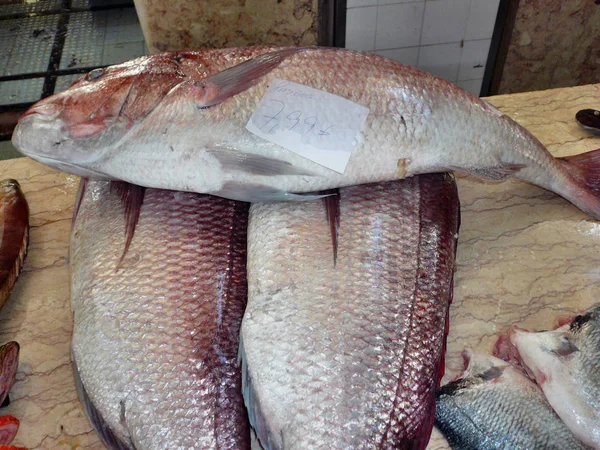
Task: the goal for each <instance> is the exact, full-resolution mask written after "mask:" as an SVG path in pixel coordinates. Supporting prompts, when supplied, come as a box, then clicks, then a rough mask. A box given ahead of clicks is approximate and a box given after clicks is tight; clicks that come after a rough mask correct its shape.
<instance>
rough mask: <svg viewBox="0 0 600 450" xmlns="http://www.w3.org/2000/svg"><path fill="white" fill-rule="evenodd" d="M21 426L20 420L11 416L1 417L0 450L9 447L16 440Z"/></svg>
mask: <svg viewBox="0 0 600 450" xmlns="http://www.w3.org/2000/svg"><path fill="white" fill-rule="evenodd" d="M19 425H20V424H19V419H17V418H16V417H13V416H11V415H10V414H9V415H6V416H0V450H1V449H2V447H3V446H5V445H6V446H8V445H9V444H10V443H11V442H12V441H13V440H14V439H15V436H16V435H17V432H18V431H19ZM11 447H12V446H11ZM11 447H8V448H11ZM14 448H18V447H14Z"/></svg>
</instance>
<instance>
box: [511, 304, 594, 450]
mask: <svg viewBox="0 0 600 450" xmlns="http://www.w3.org/2000/svg"><path fill="white" fill-rule="evenodd" d="M508 339H509V340H510V343H511V344H512V345H513V346H514V349H515V350H516V354H517V358H518V359H519V360H520V361H521V363H522V364H523V365H524V366H525V367H526V369H527V371H528V373H529V374H530V375H531V376H532V377H533V378H535V381H536V382H537V383H538V384H539V385H540V387H541V388H542V390H543V391H544V395H545V396H546V398H547V399H548V402H550V404H551V405H552V407H553V408H554V410H555V411H556V413H557V414H558V415H559V416H560V418H561V419H562V420H563V422H564V423H565V424H566V425H567V426H568V427H569V428H570V429H571V431H573V433H574V434H575V435H576V436H578V437H579V439H581V440H582V441H583V442H584V443H586V444H587V445H589V446H591V447H593V448H595V449H600V305H598V306H595V307H593V308H591V309H590V310H589V311H588V312H586V313H585V314H583V315H579V316H577V317H575V318H574V319H573V320H572V321H571V322H570V323H568V324H566V325H563V326H561V327H559V328H557V329H556V330H553V331H541V332H529V331H526V330H523V329H520V328H517V327H513V328H511V330H510V332H509V334H508Z"/></svg>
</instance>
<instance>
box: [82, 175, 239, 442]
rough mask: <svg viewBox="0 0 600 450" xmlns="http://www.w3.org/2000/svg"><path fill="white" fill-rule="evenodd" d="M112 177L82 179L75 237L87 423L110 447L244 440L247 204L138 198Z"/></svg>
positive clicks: (157, 195)
mask: <svg viewBox="0 0 600 450" xmlns="http://www.w3.org/2000/svg"><path fill="white" fill-rule="evenodd" d="M114 183H115V182H105V181H88V182H86V184H85V185H84V187H83V189H80V200H79V201H78V207H77V208H76V210H77V215H76V218H75V222H74V227H73V230H72V236H71V256H70V261H71V298H72V308H73V314H74V330H73V340H72V357H73V363H74V369H75V378H76V382H77V385H78V390H79V395H80V399H81V400H82V403H83V404H84V408H85V410H86V413H87V415H88V417H89V419H90V421H91V422H92V424H93V426H94V427H95V429H96V431H97V432H98V434H99V435H100V437H101V438H102V440H103V442H104V443H105V445H106V446H107V447H109V448H117V449H137V450H142V449H161V450H162V449H166V448H170V449H183V448H185V449H188V448H202V449H211V448H212V449H215V448H219V449H244V448H249V447H250V431H249V430H250V428H249V425H248V419H247V414H246V410H245V408H244V403H243V399H242V395H241V373H240V369H239V366H238V363H237V354H238V345H239V344H238V336H239V327H240V324H241V320H242V315H243V312H244V307H245V304H246V298H247V283H246V275H245V273H246V272H245V270H246V231H247V217H248V205H247V204H245V203H241V202H234V201H231V200H226V199H222V198H219V197H211V196H207V195H199V194H190V193H183V192H173V191H163V190H157V189H148V190H145V193H144V191H143V190H142V191H141V192H142V194H143V201H140V199H139V198H138V199H137V200H136V201H134V200H135V197H136V196H139V195H140V193H139V191H137V193H136V190H135V188H133V187H130V186H123V185H116V186H115V184H114ZM111 184H112V186H113V188H112V189H111ZM119 186H120V187H119ZM123 199H124V200H125V202H124V201H123ZM132 205H134V206H132ZM135 205H137V206H135ZM135 209H137V210H138V211H137V212H138V213H139V214H136V211H134V210H135ZM136 215H137V217H138V220H137V224H136V226H135V234H134V236H133V237H132V238H131V239H130V246H129V249H128V251H127V253H126V255H125V256H124V257H123V249H124V247H125V245H126V241H127V240H128V237H129V235H128V230H129V224H130V217H132V216H136Z"/></svg>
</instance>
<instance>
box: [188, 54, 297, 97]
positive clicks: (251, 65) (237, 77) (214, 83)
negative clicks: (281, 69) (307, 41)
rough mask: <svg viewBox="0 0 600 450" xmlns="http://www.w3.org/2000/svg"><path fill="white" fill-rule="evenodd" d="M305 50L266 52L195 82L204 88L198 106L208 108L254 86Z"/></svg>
mask: <svg viewBox="0 0 600 450" xmlns="http://www.w3.org/2000/svg"><path fill="white" fill-rule="evenodd" d="M303 50H306V49H305V48H301V47H297V48H286V49H283V50H278V51H275V52H271V53H265V54H264V55H260V56H257V57H256V58H252V59H249V60H247V61H244V62H243V63H241V64H238V65H237V66H233V67H230V68H229V69H225V70H223V71H221V72H219V73H217V74H215V75H211V76H209V77H207V78H205V79H204V80H202V81H198V82H196V83H194V85H195V86H196V87H197V88H198V89H201V90H202V93H201V95H200V96H199V104H198V107H199V108H207V107H209V106H213V105H216V104H218V103H221V102H223V101H225V100H227V99H228V98H231V97H233V96H234V95H236V94H239V93H240V92H243V91H245V90H246V89H248V88H250V87H252V86H254V85H255V84H256V83H257V82H258V81H259V80H260V78H261V77H262V76H264V75H266V74H267V73H269V72H270V71H271V70H273V69H274V68H275V67H277V66H278V65H279V64H280V63H281V62H282V61H283V60H284V59H286V58H287V57H288V56H290V55H293V54H294V53H298V52H301V51H303Z"/></svg>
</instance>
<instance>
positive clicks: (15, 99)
mask: <svg viewBox="0 0 600 450" xmlns="http://www.w3.org/2000/svg"><path fill="white" fill-rule="evenodd" d="M43 87H44V78H29V79H27V80H13V81H5V82H3V83H0V98H1V99H2V103H3V104H5V105H14V104H19V103H33V102H35V101H37V100H39V98H40V97H41V95H42V89H43Z"/></svg>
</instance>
